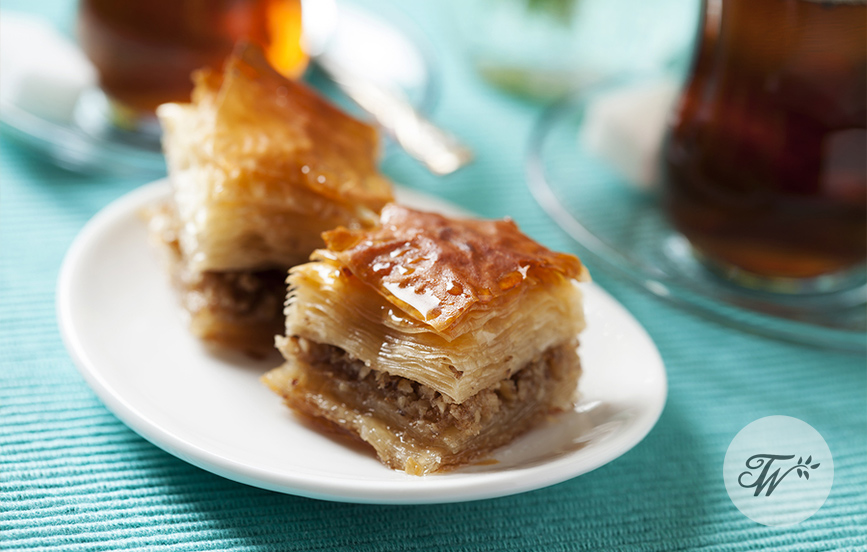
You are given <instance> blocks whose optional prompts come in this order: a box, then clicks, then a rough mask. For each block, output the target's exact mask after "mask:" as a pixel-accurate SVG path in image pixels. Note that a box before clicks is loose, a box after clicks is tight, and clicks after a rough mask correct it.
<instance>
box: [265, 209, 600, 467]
mask: <svg viewBox="0 0 867 552" xmlns="http://www.w3.org/2000/svg"><path fill="white" fill-rule="evenodd" d="M324 238H325V242H326V244H327V247H326V248H323V249H320V250H318V251H316V252H315V253H314V255H313V257H312V262H309V263H306V264H303V265H299V266H296V267H295V268H293V269H292V270H291V271H290V275H289V280H288V281H289V286H290V289H289V296H288V299H287V306H286V312H285V314H286V328H285V336H284V337H281V338H278V349H279V350H280V351H281V353H282V354H283V356H284V357H285V359H286V362H285V363H284V365H283V366H281V367H279V368H277V369H275V370H273V371H271V372H269V373H268V374H267V375H266V376H265V382H266V383H267V384H268V385H269V386H270V387H271V388H272V389H273V390H274V391H275V392H277V393H278V394H280V395H282V396H283V398H284V400H285V402H286V403H287V405H288V406H289V407H290V408H292V409H293V410H295V411H296V412H298V413H299V414H301V415H302V416H304V417H306V418H310V419H313V420H317V421H319V422H322V423H323V424H324V425H326V426H328V427H331V428H334V429H337V430H339V431H342V432H345V433H348V434H350V435H353V436H356V437H357V438H360V439H361V440H363V441H365V442H367V443H369V444H370V445H371V446H372V447H373V449H374V450H375V451H376V453H377V455H378V457H379V459H380V460H381V461H382V462H383V463H384V464H386V465H388V466H390V467H392V468H395V469H400V470H405V471H406V472H408V473H411V474H425V473H431V472H436V471H438V470H442V469H446V468H449V467H453V466H458V465H462V464H466V463H468V462H471V461H473V460H475V459H478V458H480V457H482V456H484V455H486V454H487V453H489V452H490V451H492V450H493V449H494V448H497V447H499V446H502V445H504V444H506V443H508V442H510V441H512V440H513V439H514V438H515V437H517V436H518V435H520V434H522V433H524V432H526V431H527V430H529V429H530V428H532V427H533V426H535V425H537V424H539V423H540V422H541V421H542V420H543V419H545V418H546V417H547V416H548V415H549V414H550V413H552V412H555V411H558V410H563V409H568V408H570V407H571V406H572V404H573V400H574V398H575V393H576V389H577V381H578V377H579V375H580V372H581V368H580V362H579V357H578V354H577V348H578V335H579V333H580V332H581V330H582V329H583V328H584V325H585V322H584V314H583V306H582V295H581V291H580V288H579V287H578V285H577V283H578V282H579V281H582V280H586V279H587V278H588V276H587V271H586V270H585V268H584V266H583V265H582V264H581V262H580V261H579V260H578V258H576V257H574V256H572V255H568V254H564V253H556V252H553V251H550V250H549V249H547V248H545V247H544V246H542V245H540V244H538V243H536V242H535V241H533V240H531V239H530V238H528V237H527V236H525V235H524V234H522V233H521V232H520V231H519V229H518V227H517V226H516V225H515V223H514V222H512V221H510V220H500V221H486V220H475V219H454V218H448V217H444V216H441V215H438V214H433V213H426V212H421V211H416V210H413V209H409V208H407V207H403V206H400V205H396V204H389V205H387V206H386V207H385V208H384V209H383V210H382V215H381V221H380V226H378V227H376V228H372V229H360V230H354V229H349V228H338V229H335V230H332V231H329V232H327V233H325V235H324Z"/></svg>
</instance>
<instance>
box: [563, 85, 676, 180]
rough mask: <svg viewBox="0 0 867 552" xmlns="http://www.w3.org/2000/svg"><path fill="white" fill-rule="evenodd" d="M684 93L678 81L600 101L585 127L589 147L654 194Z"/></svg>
mask: <svg viewBox="0 0 867 552" xmlns="http://www.w3.org/2000/svg"><path fill="white" fill-rule="evenodd" d="M678 91H679V87H678V85H677V83H676V82H675V81H674V80H673V79H661V80H658V81H653V82H642V83H639V84H635V85H629V86H625V87H623V88H619V89H616V90H613V91H611V92H608V93H606V94H603V95H601V96H600V97H598V98H594V99H593V100H592V101H591V102H590V104H589V105H588V106H587V111H586V115H585V120H584V124H583V125H582V130H581V137H580V138H581V140H582V141H583V144H584V145H585V146H586V147H587V148H588V149H589V150H590V151H591V152H593V153H595V154H596V155H598V156H599V157H600V158H602V159H603V160H605V161H607V162H608V163H609V164H611V166H612V167H613V168H614V169H615V170H616V171H618V172H619V173H620V174H621V175H622V176H623V178H624V179H625V180H626V181H628V182H629V183H630V184H632V185H634V186H636V187H638V188H641V189H644V190H650V189H653V188H654V187H656V185H657V184H658V181H659V176H660V175H659V158H660V154H661V153H662V142H663V140H664V138H665V131H666V124H667V122H668V116H669V113H670V112H671V108H672V106H673V105H674V102H675V100H676V99H677V94H678Z"/></svg>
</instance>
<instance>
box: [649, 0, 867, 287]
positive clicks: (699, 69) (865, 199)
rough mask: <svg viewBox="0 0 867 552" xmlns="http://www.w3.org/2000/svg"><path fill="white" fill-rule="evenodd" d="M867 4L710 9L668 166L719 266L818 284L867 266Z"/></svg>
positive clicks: (670, 192) (799, 2)
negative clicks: (813, 280) (866, 262)
mask: <svg viewBox="0 0 867 552" xmlns="http://www.w3.org/2000/svg"><path fill="white" fill-rule="evenodd" d="M865 127H867V4H865V3H864V2H859V3H852V2H833V3H829V2H825V3H819V2H813V1H807V0H721V1H719V0H718V1H710V0H709V1H707V2H706V3H705V9H704V22H703V29H702V30H701V35H700V37H699V45H698V50H697V55H696V59H695V61H694V65H693V69H692V74H691V76H690V79H689V81H688V83H687V86H686V88H685V90H684V93H683V96H682V97H681V100H680V103H679V106H678V108H677V111H676V115H675V118H674V122H673V124H672V127H671V132H670V135H669V141H668V145H667V149H666V153H665V159H664V163H665V168H666V205H667V210H668V213H669V215H670V218H671V220H672V222H673V224H674V225H675V227H676V228H677V229H678V230H679V231H680V232H681V233H683V235H684V236H686V238H687V239H688V240H689V241H690V243H691V244H692V246H693V247H694V248H695V250H696V251H697V252H698V253H699V255H700V256H701V257H702V258H704V259H706V260H708V261H709V263H710V264H711V265H716V266H720V267H724V268H734V269H735V270H736V271H742V272H744V273H746V274H750V275H754V276H759V277H767V278H770V279H774V278H785V279H791V278H794V279H810V278H816V277H821V276H827V275H832V274H836V273H841V272H845V271H847V270H850V269H852V268H853V267H857V266H859V265H861V264H863V263H864V260H865V256H867V225H865V221H867V130H865Z"/></svg>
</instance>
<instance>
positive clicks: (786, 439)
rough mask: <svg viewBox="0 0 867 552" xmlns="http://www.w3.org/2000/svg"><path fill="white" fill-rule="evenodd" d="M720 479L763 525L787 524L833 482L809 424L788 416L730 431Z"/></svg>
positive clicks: (818, 502) (808, 510) (815, 505)
mask: <svg viewBox="0 0 867 552" xmlns="http://www.w3.org/2000/svg"><path fill="white" fill-rule="evenodd" d="M723 478H724V480H725V485H726V490H727V491H728V493H729V497H731V499H732V502H734V504H735V506H737V508H738V510H740V511H741V513H743V514H744V515H745V516H747V517H748V518H750V519H751V520H753V521H755V522H757V523H761V524H763V525H774V526H779V525H793V524H795V523H800V522H802V521H804V520H805V519H807V518H808V517H810V516H812V515H813V514H814V513H816V511H817V510H818V509H819V508H821V507H822V504H824V503H825V499H827V498H828V494H829V493H830V492H831V485H832V484H833V483H834V461H833V459H832V458H831V450H830V449H829V448H828V444H827V443H825V439H823V438H822V436H821V435H820V434H819V432H818V431H816V430H815V429H814V428H813V426H811V425H810V424H808V423H806V422H804V421H802V420H799V419H797V418H792V417H789V416H768V417H766V418H760V419H758V420H756V421H754V422H752V423H751V424H749V425H747V426H746V427H745V428H743V429H742V430H741V431H740V432H739V433H738V434H737V435H735V438H734V439H733V440H732V442H731V444H730V445H729V448H728V451H726V457H725V462H724V463H723Z"/></svg>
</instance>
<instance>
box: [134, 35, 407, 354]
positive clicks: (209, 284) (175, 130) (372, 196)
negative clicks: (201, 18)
mask: <svg viewBox="0 0 867 552" xmlns="http://www.w3.org/2000/svg"><path fill="white" fill-rule="evenodd" d="M193 77H194V80H195V89H194V91H193V96H192V102H191V103H189V104H165V105H162V106H160V107H159V109H158V110H157V115H158V116H159V119H160V123H161V124H162V127H163V132H164V135H163V149H164V150H165V154H166V159H167V162H168V169H169V180H170V182H171V185H172V192H173V193H172V200H171V201H170V202H169V203H168V204H167V205H165V206H162V207H161V208H159V209H156V210H154V211H153V212H152V218H151V225H150V226H151V230H152V232H151V235H152V237H153V241H155V242H157V243H158V244H159V245H160V246H161V248H162V249H163V250H164V252H165V257H166V258H167V259H168V260H169V265H170V268H171V272H172V275H173V280H174V282H175V284H176V285H177V287H178V288H179V290H180V291H181V295H182V303H183V305H184V307H185V308H186V309H187V311H188V312H189V313H190V315H191V319H192V320H191V327H192V330H193V332H194V333H195V334H196V335H198V336H200V337H202V338H205V339H209V340H212V341H216V342H219V343H221V344H224V345H229V346H232V347H239V348H242V349H247V350H250V351H251V352H253V351H257V350H262V349H267V348H273V337H274V335H275V334H277V333H280V332H281V329H282V326H283V312H282V311H283V302H284V299H285V294H286V287H285V274H286V271H287V270H288V268H289V267H291V266H294V265H296V264H299V263H303V262H306V261H307V259H308V258H309V256H310V254H311V253H312V252H313V251H314V250H315V249H316V248H318V247H321V246H322V244H323V243H322V238H321V234H322V232H324V231H325V230H329V229H332V228H335V227H337V226H345V227H347V228H352V229H362V228H367V227H370V226H372V225H375V224H376V223H377V220H378V214H379V211H380V209H381V208H382V207H383V205H385V204H386V203H387V202H388V201H390V200H391V199H392V192H391V185H390V183H389V182H388V181H387V180H386V179H385V178H384V177H383V176H381V175H380V174H379V172H378V170H377V166H376V164H377V150H378V147H379V141H378V137H377V133H376V131H375V129H373V128H372V127H370V126H369V125H366V124H364V123H362V122H360V121H357V120H355V119H353V118H351V117H349V116H348V115H346V114H344V113H343V112H341V111H339V110H338V109H337V108H335V107H333V106H331V105H330V104H329V103H327V102H326V101H325V100H323V99H322V98H321V97H320V96H319V95H318V94H317V93H315V92H314V91H312V90H311V89H309V88H307V87H306V86H304V85H303V84H300V83H298V82H295V81H292V80H289V79H286V78H284V77H283V76H281V75H280V74H279V73H277V72H276V71H274V70H273V69H272V68H271V67H270V66H269V65H268V64H267V62H266V61H265V58H264V56H263V54H262V52H261V51H260V50H258V49H257V48H255V47H252V46H243V47H240V48H239V49H238V50H237V51H236V52H235V54H233V56H232V57H230V58H229V60H228V61H227V63H226V67H225V71H224V73H223V74H220V73H216V72H213V71H210V70H202V71H198V72H196V73H195V74H194V75H193Z"/></svg>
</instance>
